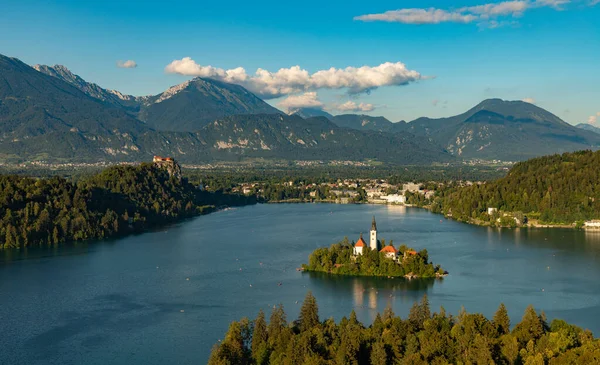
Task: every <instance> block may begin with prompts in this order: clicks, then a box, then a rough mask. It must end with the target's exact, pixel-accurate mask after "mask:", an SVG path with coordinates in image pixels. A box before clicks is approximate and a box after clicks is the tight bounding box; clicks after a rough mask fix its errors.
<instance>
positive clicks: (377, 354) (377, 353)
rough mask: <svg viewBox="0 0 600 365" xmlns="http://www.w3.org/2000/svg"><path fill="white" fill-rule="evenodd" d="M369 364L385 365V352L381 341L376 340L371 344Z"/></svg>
mask: <svg viewBox="0 0 600 365" xmlns="http://www.w3.org/2000/svg"><path fill="white" fill-rule="evenodd" d="M371 364H372V365H386V364H387V354H386V352H385V345H384V343H383V341H381V340H377V341H376V342H375V343H374V344H373V348H372V350H371Z"/></svg>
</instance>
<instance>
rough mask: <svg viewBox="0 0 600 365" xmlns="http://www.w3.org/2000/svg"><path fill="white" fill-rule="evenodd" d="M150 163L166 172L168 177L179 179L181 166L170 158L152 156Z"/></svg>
mask: <svg viewBox="0 0 600 365" xmlns="http://www.w3.org/2000/svg"><path fill="white" fill-rule="evenodd" d="M152 162H153V163H154V165H155V166H157V167H160V168H163V169H165V170H167V172H168V173H169V175H171V176H174V177H176V178H177V179H181V166H179V164H178V163H177V161H175V160H174V159H173V158H172V157H161V156H154V158H153V159H152Z"/></svg>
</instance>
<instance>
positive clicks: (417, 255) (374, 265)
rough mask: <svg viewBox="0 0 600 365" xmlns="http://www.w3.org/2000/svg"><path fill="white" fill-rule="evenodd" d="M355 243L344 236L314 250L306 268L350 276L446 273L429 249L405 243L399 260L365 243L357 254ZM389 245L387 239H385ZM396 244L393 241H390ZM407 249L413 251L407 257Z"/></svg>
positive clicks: (391, 244) (399, 250)
mask: <svg viewBox="0 0 600 365" xmlns="http://www.w3.org/2000/svg"><path fill="white" fill-rule="evenodd" d="M353 246H354V244H353V243H350V242H349V241H348V238H347V237H346V238H344V240H343V241H341V242H338V243H335V244H333V245H331V246H330V247H329V248H327V247H322V248H318V249H316V250H315V251H313V252H312V253H311V254H310V255H309V256H308V264H307V265H302V268H303V269H304V270H305V271H315V272H327V273H331V274H336V275H350V276H387V277H401V276H405V275H406V276H410V277H421V278H431V277H436V276H441V275H444V274H445V271H444V270H443V269H442V268H441V267H440V265H435V266H434V265H433V264H432V263H430V262H429V254H428V253H427V250H425V249H424V250H421V251H419V252H416V251H414V250H413V249H411V248H408V247H406V246H405V245H401V246H400V247H399V248H398V250H396V251H397V252H398V255H399V256H398V257H399V260H398V261H397V260H393V259H391V258H388V257H386V256H385V253H383V252H379V251H377V250H371V249H369V247H363V253H362V254H359V255H356V256H354V254H353ZM382 246H384V247H387V246H385V240H382ZM389 246H390V247H392V248H393V247H394V244H393V242H392V241H390V244H389ZM405 252H410V253H411V254H408V255H406V257H403V254H404V253H405Z"/></svg>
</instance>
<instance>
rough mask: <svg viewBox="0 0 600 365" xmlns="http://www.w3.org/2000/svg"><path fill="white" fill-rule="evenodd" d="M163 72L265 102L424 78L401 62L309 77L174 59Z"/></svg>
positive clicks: (297, 72)
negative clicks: (233, 88) (237, 88)
mask: <svg viewBox="0 0 600 365" xmlns="http://www.w3.org/2000/svg"><path fill="white" fill-rule="evenodd" d="M165 72H167V73H175V74H180V75H186V76H200V77H207V78H213V79H217V80H221V81H225V82H229V83H234V84H239V85H242V86H244V87H246V88H247V89H249V90H250V91H252V92H254V93H255V94H257V95H259V96H261V97H263V98H265V99H272V98H277V97H280V96H285V95H290V94H295V93H299V92H306V91H310V90H318V89H347V90H348V92H349V93H350V94H356V93H361V92H366V91H370V90H374V89H376V88H378V87H382V86H399V85H406V84H408V83H410V82H414V81H417V80H420V79H424V78H425V77H423V76H421V74H420V73H418V72H417V71H413V70H409V69H408V68H407V67H406V65H405V64H403V63H401V62H396V63H392V62H386V63H382V64H381V65H379V66H373V67H372V66H362V67H346V68H339V69H338V68H335V67H332V68H329V69H327V70H320V71H317V72H315V73H313V74H311V73H309V72H308V71H307V70H304V69H302V68H300V66H292V67H290V68H281V69H279V70H278V71H276V72H270V71H267V70H264V69H262V68H259V69H258V70H256V72H255V74H254V75H248V74H247V73H246V70H245V69H244V68H242V67H238V68H235V69H230V70H225V69H222V68H217V67H213V66H202V65H199V64H197V63H196V62H195V61H194V60H193V59H191V58H190V57H184V58H182V59H181V60H174V61H173V62H171V63H170V64H169V65H167V66H166V67H165Z"/></svg>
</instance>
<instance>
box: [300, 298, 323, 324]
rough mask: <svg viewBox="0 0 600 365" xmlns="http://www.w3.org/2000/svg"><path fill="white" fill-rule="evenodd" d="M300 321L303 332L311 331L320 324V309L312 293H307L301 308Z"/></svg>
mask: <svg viewBox="0 0 600 365" xmlns="http://www.w3.org/2000/svg"><path fill="white" fill-rule="evenodd" d="M298 319H299V322H300V331H301V332H304V331H307V330H310V329H311V328H313V327H314V326H316V325H318V324H319V307H318V306H317V300H316V299H315V297H314V296H313V294H312V292H311V291H309V292H308V293H306V297H305V298H304V302H303V303H302V307H301V308H300V316H299V318H298Z"/></svg>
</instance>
